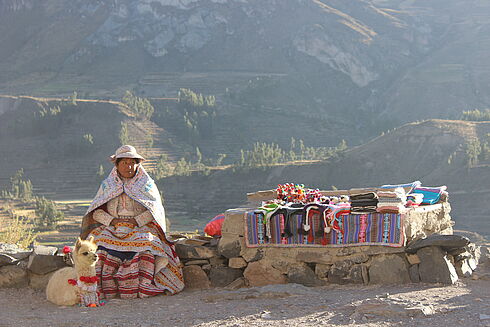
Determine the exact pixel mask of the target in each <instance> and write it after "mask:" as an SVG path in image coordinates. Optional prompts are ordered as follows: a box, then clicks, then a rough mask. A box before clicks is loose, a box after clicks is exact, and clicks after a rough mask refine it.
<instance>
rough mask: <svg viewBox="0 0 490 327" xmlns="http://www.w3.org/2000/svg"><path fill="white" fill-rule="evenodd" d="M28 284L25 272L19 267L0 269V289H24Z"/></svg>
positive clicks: (10, 266)
mask: <svg viewBox="0 0 490 327" xmlns="http://www.w3.org/2000/svg"><path fill="white" fill-rule="evenodd" d="M28 283H29V279H28V277H27V271H26V270H24V269H22V268H21V267H19V266H13V265H9V266H3V267H0V288H20V287H26V286H27V285H28Z"/></svg>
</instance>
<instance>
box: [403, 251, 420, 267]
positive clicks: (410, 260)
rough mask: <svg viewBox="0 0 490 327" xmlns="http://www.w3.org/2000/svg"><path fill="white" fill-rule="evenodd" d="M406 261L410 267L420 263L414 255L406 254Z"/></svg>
mask: <svg viewBox="0 0 490 327" xmlns="http://www.w3.org/2000/svg"><path fill="white" fill-rule="evenodd" d="M406 258H407V261H408V263H409V264H411V265H416V264H419V263H420V258H419V257H418V256H417V255H416V254H408V253H407V255H406Z"/></svg>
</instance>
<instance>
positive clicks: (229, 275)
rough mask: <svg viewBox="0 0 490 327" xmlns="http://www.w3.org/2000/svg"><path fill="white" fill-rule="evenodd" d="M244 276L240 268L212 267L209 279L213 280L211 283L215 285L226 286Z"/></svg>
mask: <svg viewBox="0 0 490 327" xmlns="http://www.w3.org/2000/svg"><path fill="white" fill-rule="evenodd" d="M242 276H243V275H242V271H241V270H240V269H235V268H230V267H211V271H210V272H209V279H210V280H211V285H212V286H214V287H225V286H227V285H229V284H231V282H233V281H234V280H235V279H237V278H239V277H242Z"/></svg>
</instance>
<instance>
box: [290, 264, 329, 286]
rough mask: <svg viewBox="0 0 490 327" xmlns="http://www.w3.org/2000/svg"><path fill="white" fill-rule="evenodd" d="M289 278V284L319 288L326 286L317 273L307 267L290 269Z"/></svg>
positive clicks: (299, 266) (301, 266)
mask: <svg viewBox="0 0 490 327" xmlns="http://www.w3.org/2000/svg"><path fill="white" fill-rule="evenodd" d="M287 276H288V282H289V283H295V284H301V285H305V286H319V285H323V284H324V281H322V280H320V279H318V278H317V276H316V275H315V272H314V271H313V270H312V269H311V268H310V267H308V266H307V265H301V264H300V265H297V266H292V267H290V268H289V270H288V273H287Z"/></svg>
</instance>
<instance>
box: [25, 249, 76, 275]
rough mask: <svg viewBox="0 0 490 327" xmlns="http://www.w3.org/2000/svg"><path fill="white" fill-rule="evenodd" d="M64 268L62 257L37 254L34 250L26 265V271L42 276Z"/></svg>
mask: <svg viewBox="0 0 490 327" xmlns="http://www.w3.org/2000/svg"><path fill="white" fill-rule="evenodd" d="M44 253H47V252H44ZM50 253H52V252H50ZM66 266H67V265H66V263H65V260H64V258H63V256H60V255H47V254H38V253H37V252H36V250H34V252H33V253H32V254H31V255H30V257H29V262H28V263H27V269H29V270H30V271H31V272H33V273H35V274H38V275H44V274H47V273H49V272H52V271H55V270H58V269H61V268H63V267H66Z"/></svg>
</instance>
